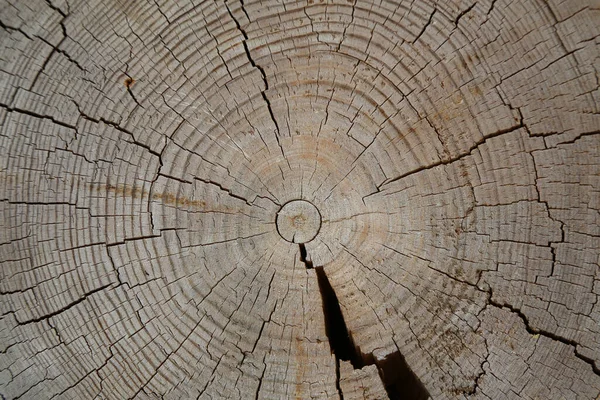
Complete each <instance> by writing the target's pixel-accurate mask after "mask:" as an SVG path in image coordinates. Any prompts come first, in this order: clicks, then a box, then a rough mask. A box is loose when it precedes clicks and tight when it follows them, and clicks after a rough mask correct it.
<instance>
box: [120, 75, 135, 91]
mask: <svg viewBox="0 0 600 400" xmlns="http://www.w3.org/2000/svg"><path fill="white" fill-rule="evenodd" d="M123 83H124V84H125V87H126V88H127V89H130V88H131V87H132V86H133V84H134V83H135V79H133V78H132V77H130V76H128V77H127V78H126V79H125V81H124V82H123Z"/></svg>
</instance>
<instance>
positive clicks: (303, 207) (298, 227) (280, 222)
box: [276, 200, 321, 243]
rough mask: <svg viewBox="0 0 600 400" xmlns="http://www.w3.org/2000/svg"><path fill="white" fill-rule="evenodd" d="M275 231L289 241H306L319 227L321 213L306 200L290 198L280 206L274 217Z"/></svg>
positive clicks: (308, 240) (310, 238) (313, 236)
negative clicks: (290, 199)
mask: <svg viewBox="0 0 600 400" xmlns="http://www.w3.org/2000/svg"><path fill="white" fill-rule="evenodd" d="M276 223H277V231H278V232H279V234H280V235H281V237H282V238H284V239H285V240H287V241H288V242H291V243H307V242H310V241H311V240H313V239H314V238H315V236H317V233H319V229H320V228H321V214H320V213H319V210H317V207H315V206H314V205H313V204H312V203H310V202H308V201H306V200H292V201H290V202H288V203H286V204H284V205H283V207H281V209H280V210H279V212H278V213H277V218H276Z"/></svg>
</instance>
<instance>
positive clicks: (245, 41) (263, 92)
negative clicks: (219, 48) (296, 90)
mask: <svg viewBox="0 0 600 400" xmlns="http://www.w3.org/2000/svg"><path fill="white" fill-rule="evenodd" d="M225 7H227V12H228V13H229V16H230V17H231V19H232V20H233V22H234V23H235V26H236V27H237V29H238V31H239V32H240V33H241V34H242V36H243V39H242V45H243V46H244V51H245V52H246V57H247V58H248V61H249V62H250V65H252V66H253V67H254V68H256V69H257V70H258V71H259V72H260V75H261V77H262V80H263V83H264V85H265V88H264V90H261V91H260V95H261V96H262V98H263V100H264V101H265V104H266V105H267V110H268V111H269V115H270V116H271V120H272V121H273V124H275V140H277V144H278V145H279V149H280V150H281V154H282V155H283V158H285V160H286V162H287V163H288V166H289V167H290V169H291V168H292V167H291V166H290V164H289V161H288V159H287V157H286V156H285V153H284V151H283V147H282V146H281V143H280V142H279V135H280V133H281V130H280V129H279V124H278V123H277V120H276V119H275V114H274V113H273V108H272V107H271V101H270V100H269V98H268V97H267V94H266V91H267V90H269V81H268V80H267V74H266V73H265V70H264V68H263V67H261V66H260V65H258V64H257V63H256V62H255V61H254V58H252V54H250V49H249V48H248V34H247V33H246V31H245V30H244V28H242V25H241V24H240V22H239V21H238V20H237V18H236V17H235V16H234V15H233V13H232V12H231V9H230V8H229V4H228V3H227V1H225ZM241 8H242V11H243V12H244V14H246V16H248V13H247V12H246V10H245V8H244V3H243V2H241ZM248 20H249V19H248Z"/></svg>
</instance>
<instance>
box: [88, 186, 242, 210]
mask: <svg viewBox="0 0 600 400" xmlns="http://www.w3.org/2000/svg"><path fill="white" fill-rule="evenodd" d="M90 189H92V190H95V191H97V192H99V191H106V192H109V193H114V194H115V195H116V196H123V197H131V198H134V199H136V198H137V199H141V198H143V197H147V196H149V193H148V192H147V191H146V190H143V189H142V188H138V187H132V186H130V185H113V184H106V185H90ZM150 200H156V201H161V202H162V203H163V204H169V205H177V206H184V207H186V206H187V207H190V208H196V209H200V210H202V211H205V212H234V211H235V210H234V209H232V208H230V207H223V206H221V207H213V208H208V205H207V203H206V201H204V200H197V199H190V198H188V197H185V196H178V195H176V194H173V193H169V192H163V193H161V192H156V193H152V195H150Z"/></svg>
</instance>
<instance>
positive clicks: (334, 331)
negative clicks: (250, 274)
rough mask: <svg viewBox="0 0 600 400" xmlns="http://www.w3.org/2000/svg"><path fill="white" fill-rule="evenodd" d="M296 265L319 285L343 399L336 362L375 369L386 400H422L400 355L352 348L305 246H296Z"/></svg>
mask: <svg viewBox="0 0 600 400" xmlns="http://www.w3.org/2000/svg"><path fill="white" fill-rule="evenodd" d="M299 247H300V261H302V262H303V263H304V265H305V266H306V268H307V269H314V270H315V273H316V275H317V282H318V284H319V292H320V293H321V299H322V303H323V315H324V318H325V333H326V334H327V338H328V339H329V346H330V348H331V352H332V353H333V354H334V356H335V365H336V388H337V390H338V393H339V395H340V398H341V399H343V398H344V396H343V393H342V390H341V386H340V360H342V361H349V362H350V363H351V364H352V366H353V367H354V369H362V368H363V367H365V366H367V365H375V366H376V367H377V370H378V372H379V377H380V378H381V381H382V383H383V385H384V387H385V390H386V392H387V395H388V398H389V399H392V400H395V399H403V400H426V399H428V398H429V393H428V392H427V390H426V389H425V387H424V386H423V384H422V383H421V382H420V381H419V379H418V378H417V376H416V375H415V374H414V373H413V372H412V370H411V369H410V367H409V366H408V364H407V363H406V360H405V359H404V356H403V355H402V354H401V353H400V351H395V352H393V353H390V354H388V355H387V356H386V357H385V358H383V359H376V358H375V357H374V356H373V354H372V353H369V354H363V353H362V352H361V351H360V349H359V348H358V347H357V346H356V345H355V344H354V341H353V339H352V334H351V332H350V331H349V330H348V327H347V325H346V321H345V320H344V315H343V313H342V309H341V307H340V303H339V300H338V298H337V295H336V293H335V290H334V289H333V287H332V286H331V283H330V282H329V278H327V274H326V273H325V270H324V268H323V266H316V267H315V266H313V262H312V261H311V260H310V257H309V256H308V253H307V251H306V246H305V245H304V244H300V245H299Z"/></svg>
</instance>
